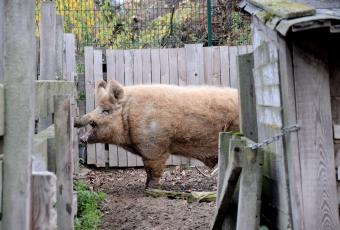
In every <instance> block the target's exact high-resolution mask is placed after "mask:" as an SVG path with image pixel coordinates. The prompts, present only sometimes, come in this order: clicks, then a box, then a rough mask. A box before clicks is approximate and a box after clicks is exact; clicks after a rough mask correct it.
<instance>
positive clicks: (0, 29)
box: [0, 1, 38, 225]
mask: <svg viewBox="0 0 340 230" xmlns="http://www.w3.org/2000/svg"><path fill="white" fill-rule="evenodd" d="M4 8H5V7H4V1H0V83H3V82H4V39H5V30H4V21H5V20H4V18H5V16H4V14H5V11H4ZM37 56H38V55H37ZM0 225H1V221H0Z"/></svg>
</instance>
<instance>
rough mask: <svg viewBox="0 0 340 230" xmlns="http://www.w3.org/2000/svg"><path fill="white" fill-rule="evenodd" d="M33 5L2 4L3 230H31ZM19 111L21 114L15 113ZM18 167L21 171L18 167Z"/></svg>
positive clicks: (26, 2) (28, 1) (27, 1)
mask: <svg viewBox="0 0 340 230" xmlns="http://www.w3.org/2000/svg"><path fill="white" fill-rule="evenodd" d="M34 7H35V1H33V0H24V1H18V0H12V1H4V5H3V9H1V10H0V11H2V10H3V13H4V15H3V16H4V18H5V19H6V20H4V21H3V31H5V32H4V34H3V35H4V37H3V41H4V44H3V45H4V50H3V51H4V53H3V55H4V63H6V64H5V66H4V69H3V76H2V77H3V78H2V80H3V81H2V82H1V83H2V84H4V85H5V98H6V102H5V121H6V125H5V134H6V135H4V137H3V145H2V153H3V191H2V192H3V193H2V194H3V206H2V214H3V215H2V218H1V224H2V226H1V227H2V229H3V230H4V229H20V230H28V229H30V227H31V226H30V222H31V172H32V168H31V159H32V156H31V153H32V151H33V145H32V144H33V133H34V79H36V56H35V55H36V39H35V36H34V31H35V20H34ZM18 109H19V110H20V112H18ZM18 165H19V166H20V167H18Z"/></svg>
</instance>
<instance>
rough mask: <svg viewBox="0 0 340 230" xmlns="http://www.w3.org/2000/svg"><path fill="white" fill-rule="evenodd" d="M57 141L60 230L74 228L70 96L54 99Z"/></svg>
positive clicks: (58, 96) (58, 219)
mask: <svg viewBox="0 0 340 230" xmlns="http://www.w3.org/2000/svg"><path fill="white" fill-rule="evenodd" d="M54 112H55V119H54V120H55V141H56V152H57V154H56V157H57V160H56V162H57V225H58V229H65V230H68V229H73V228H74V220H73V219H74V215H73V214H74V213H73V212H74V210H73V206H72V203H73V176H72V175H73V157H72V154H71V146H72V145H71V129H70V125H71V114H70V96H69V95H57V96H55V97H54Z"/></svg>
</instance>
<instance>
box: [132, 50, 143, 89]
mask: <svg viewBox="0 0 340 230" xmlns="http://www.w3.org/2000/svg"><path fill="white" fill-rule="evenodd" d="M133 72H134V76H133V77H134V83H135V85H140V84H142V83H143V62H142V51H141V50H134V51H133Z"/></svg>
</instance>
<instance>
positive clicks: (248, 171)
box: [236, 147, 263, 230]
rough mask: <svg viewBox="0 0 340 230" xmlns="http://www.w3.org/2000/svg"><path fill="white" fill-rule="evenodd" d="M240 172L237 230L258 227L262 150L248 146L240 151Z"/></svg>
mask: <svg viewBox="0 0 340 230" xmlns="http://www.w3.org/2000/svg"><path fill="white" fill-rule="evenodd" d="M242 155H243V157H244V158H243V161H242V173H241V177H240V191H239V199H238V208H237V224H236V229H237V230H248V229H258V228H259V225H260V215H261V213H260V204H261V192H262V164H263V151H262V150H258V151H256V150H253V149H251V148H249V147H247V148H244V149H243V151H242Z"/></svg>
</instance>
